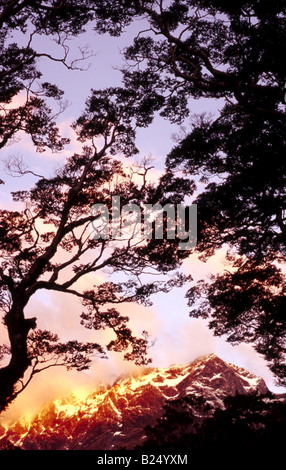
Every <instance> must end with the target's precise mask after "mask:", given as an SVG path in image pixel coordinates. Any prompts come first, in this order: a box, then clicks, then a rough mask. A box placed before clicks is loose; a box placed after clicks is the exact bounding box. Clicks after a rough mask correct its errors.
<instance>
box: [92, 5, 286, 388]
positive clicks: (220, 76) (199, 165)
mask: <svg viewBox="0 0 286 470" xmlns="http://www.w3.org/2000/svg"><path fill="white" fill-rule="evenodd" d="M97 14H98V15H99V17H100V19H99V20H98V29H99V31H102V32H106V31H109V32H110V33H111V34H112V33H113V34H119V33H120V31H121V28H123V27H125V26H126V24H129V22H130V21H132V19H133V17H134V16H136V15H137V16H139V17H142V18H143V17H144V20H145V22H146V23H147V25H146V27H144V30H143V28H142V31H141V32H140V33H139V34H138V35H137V37H136V38H135V39H134V42H133V45H130V46H129V47H127V48H126V51H125V58H126V61H127V63H126V65H125V67H124V70H123V73H124V77H125V83H126V86H130V84H131V83H137V85H138V86H139V87H142V89H143V88H144V87H145V89H146V93H148V92H149V93H150V94H152V93H154V92H155V93H158V94H159V95H160V96H161V102H162V104H161V110H160V114H161V116H163V117H166V118H168V119H170V120H171V121H173V122H182V121H183V120H184V119H185V118H186V116H187V115H188V114H189V112H190V109H191V103H190V101H189V100H190V98H194V99H200V98H208V99H220V100H224V106H222V107H221V110H220V111H219V116H218V118H217V117H211V118H208V117H207V116H206V115H204V116H200V117H198V118H197V119H196V120H195V121H194V123H193V125H192V128H191V132H190V134H189V135H185V137H183V138H181V139H180V142H179V143H178V145H177V147H176V148H174V149H173V151H172V152H171V153H170V154H169V155H168V157H167V169H168V171H170V172H173V173H174V174H175V173H176V171H182V172H183V174H184V175H185V176H186V177H190V176H191V177H192V178H195V179H196V180H197V181H200V183H203V184H204V189H203V191H202V193H201V194H200V195H199V197H198V198H197V199H196V201H195V202H196V203H197V205H198V217H199V220H198V224H199V239H198V240H199V243H198V245H197V248H196V250H197V252H198V253H200V255H201V259H203V260H206V259H207V258H208V257H209V256H211V255H213V254H214V253H215V252H216V250H217V249H220V248H225V249H227V250H228V252H227V257H228V262H229V270H228V271H225V272H224V273H223V274H221V275H218V276H216V277H213V278H211V279H210V280H209V282H207V281H206V280H204V281H201V282H199V283H198V284H197V285H196V286H194V287H191V288H190V290H189V292H188V296H187V297H188V302H189V304H190V305H191V306H192V307H193V309H192V311H191V315H192V316H195V317H198V316H202V317H203V318H209V319H210V323H209V325H210V327H211V328H213V330H214V333H215V335H226V337H227V339H228V341H230V342H232V343H234V344H236V343H240V342H241V341H244V342H250V343H251V344H253V345H254V346H255V348H256V350H257V351H258V352H259V353H261V354H262V355H263V356H264V357H265V358H266V360H267V361H268V363H269V366H270V368H271V370H272V371H273V372H274V374H275V375H276V377H277V379H278V382H279V383H280V384H285V367H286V366H285V318H284V313H283V312H284V310H285V241H286V239H285V234H286V219H285V206H286V204H285V203H286V201H285V159H284V154H285V138H284V136H285V119H286V114H285V76H286V70H285V62H283V61H282V60H281V57H282V55H285V50H284V48H285V41H284V38H285V3H284V2H282V1H280V0H277V1H271V2H267V1H260V0H255V1H253V2H249V1H248V0H237V1H235V2H226V1H224V0H209V1H206V0H193V1H192V0H188V1H187V0H186V1H180V2H179V1H172V2H164V1H160V2H155V1H143V0H142V1H140V0H138V1H126V2H121V3H120V5H119V4H118V5H116V8H114V6H113V7H112V9H111V8H108V6H107V2H105V1H102V2H99V3H98V8H97ZM115 21H117V28H116V29H114V24H115ZM281 54H282V55H281ZM146 84H147V86H146Z"/></svg>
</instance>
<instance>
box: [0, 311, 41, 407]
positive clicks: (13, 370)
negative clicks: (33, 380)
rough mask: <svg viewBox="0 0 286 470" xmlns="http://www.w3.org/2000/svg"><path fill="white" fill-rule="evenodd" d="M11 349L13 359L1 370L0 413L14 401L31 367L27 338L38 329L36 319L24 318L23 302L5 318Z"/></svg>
mask: <svg viewBox="0 0 286 470" xmlns="http://www.w3.org/2000/svg"><path fill="white" fill-rule="evenodd" d="M5 324H6V326H7V328H8V334H9V339H10V347H11V358H10V362H9V364H8V365H7V366H5V367H3V368H2V369H0V412H1V411H3V410H4V409H5V408H6V407H7V405H8V404H9V403H10V402H11V401H12V400H13V394H14V391H15V385H16V384H17V382H18V381H19V380H20V379H22V378H23V377H24V374H25V372H26V370H27V369H28V367H29V365H30V358H29V356H28V351H27V336H28V333H29V331H30V330H31V329H32V328H35V327H36V318H27V319H25V317H24V306H23V302H14V304H13V306H12V308H11V310H10V311H9V312H8V314H7V315H6V317H5Z"/></svg>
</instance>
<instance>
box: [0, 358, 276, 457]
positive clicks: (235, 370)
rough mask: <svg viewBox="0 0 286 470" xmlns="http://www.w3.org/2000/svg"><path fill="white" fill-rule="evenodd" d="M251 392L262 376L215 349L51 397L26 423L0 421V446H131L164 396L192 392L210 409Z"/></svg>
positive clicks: (260, 387) (259, 388) (261, 390)
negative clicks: (86, 391) (84, 392)
mask: <svg viewBox="0 0 286 470" xmlns="http://www.w3.org/2000/svg"><path fill="white" fill-rule="evenodd" d="M255 392H256V393H257V394H258V395H261V396H263V395H265V394H267V393H268V392H269V390H268V388H267V386H266V384H265V382H264V380H263V379H261V378H259V377H256V376H254V375H253V374H251V373H250V372H248V371H246V370H244V369H242V368H240V367H237V366H235V365H233V364H230V363H228V362H225V361H223V360H222V359H220V358H219V357H217V356H216V355H215V354H211V355H208V356H205V357H201V358H198V359H197V360H195V361H193V362H191V363H190V364H187V365H183V366H182V365H173V366H171V367H169V368H166V369H163V368H146V369H145V370H144V372H143V373H142V374H141V375H138V376H132V377H123V378H120V379H118V380H117V381H116V382H115V383H114V384H113V386H112V387H110V388H104V387H101V388H98V389H97V390H95V392H93V393H91V394H90V395H89V396H88V397H87V398H85V399H84V400H80V399H79V398H77V397H76V396H74V395H71V396H68V397H65V398H63V399H58V400H56V401H53V402H52V403H49V404H48V405H47V406H46V407H45V408H44V409H43V410H42V411H41V412H40V413H39V414H37V415H36V416H35V417H34V418H33V419H32V420H31V422H29V423H27V422H25V421H24V420H21V421H18V422H16V423H15V424H13V425H12V426H10V427H9V429H5V428H4V427H3V426H2V427H1V425H0V449H1V443H2V448H7V446H8V448H13V446H15V448H20V449H22V450H116V449H120V448H126V449H132V448H134V447H135V446H137V445H140V444H141V443H142V442H144V439H145V432H144V428H145V427H146V426H153V425H154V424H155V423H156V421H157V419H158V418H159V417H160V416H162V413H163V408H162V407H163V405H164V404H165V403H166V401H169V400H175V399H176V400H177V399H180V398H182V397H186V396H189V395H193V396H197V397H202V398H203V399H204V401H205V403H208V404H209V405H210V407H211V410H215V409H217V408H223V406H224V399H225V398H226V397H229V396H235V395H237V394H239V395H251V394H253V393H255ZM5 446H6V447H5ZM9 446H10V447H9Z"/></svg>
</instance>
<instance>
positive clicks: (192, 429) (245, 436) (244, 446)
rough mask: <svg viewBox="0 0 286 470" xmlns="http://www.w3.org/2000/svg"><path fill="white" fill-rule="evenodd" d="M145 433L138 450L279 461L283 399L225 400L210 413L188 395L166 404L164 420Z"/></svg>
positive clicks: (243, 397)
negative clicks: (262, 457) (265, 458)
mask: <svg viewBox="0 0 286 470" xmlns="http://www.w3.org/2000/svg"><path fill="white" fill-rule="evenodd" d="M210 411H211V413H210ZM145 432H146V439H145V441H144V443H143V445H142V446H140V447H138V448H139V449H140V450H142V449H144V450H149V451H150V450H152V452H158V453H159V452H163V451H164V450H165V451H167V450H168V451H171V452H180V453H182V454H183V453H188V454H190V455H192V456H193V457H200V459H204V458H209V457H210V456H211V457H212V458H213V457H220V458H221V457H222V456H232V455H238V456H240V457H243V458H248V459H249V458H250V457H252V456H255V459H257V458H258V456H260V455H261V453H262V454H263V455H267V456H271V457H272V458H274V457H278V456H282V453H283V447H284V443H285V399H283V397H281V399H277V398H275V397H273V396H272V395H271V394H269V395H267V396H256V395H249V396H248V395H239V394H238V395H235V396H228V397H226V398H225V400H224V406H223V408H217V409H215V410H210V409H209V407H208V406H207V404H206V403H203V401H201V400H199V399H198V397H193V396H191V395H190V396H186V397H183V398H180V399H177V400H171V401H168V402H167V403H166V405H165V407H164V413H163V416H162V417H161V418H160V419H159V420H158V422H157V423H156V425H155V426H153V427H148V428H146V429H145Z"/></svg>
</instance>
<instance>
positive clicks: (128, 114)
mask: <svg viewBox="0 0 286 470" xmlns="http://www.w3.org/2000/svg"><path fill="white" fill-rule="evenodd" d="M142 100H143V101H144V100H145V97H144V96H142V95H140V94H138V92H137V90H134V91H133V92H132V91H128V92H127V91H126V90H125V89H122V88H114V89H108V90H103V91H95V90H94V91H93V93H92V96H91V97H90V99H89V100H88V101H87V106H86V111H85V112H84V114H83V115H82V116H81V117H80V118H78V120H77V121H76V122H75V123H74V129H75V131H76V133H77V135H78V139H79V140H80V141H81V142H82V145H83V150H82V153H81V154H74V155H73V156H72V157H71V158H69V159H68V160H67V162H66V164H65V165H64V166H63V168H62V169H61V170H59V171H58V172H57V174H55V176H54V177H52V178H50V179H47V178H40V179H39V180H38V182H37V183H36V184H35V186H34V187H33V188H31V190H29V191H18V192H15V193H14V200H15V201H20V202H21V203H22V204H23V210H22V211H19V210H18V211H13V210H11V211H7V210H2V211H1V219H0V220H1V235H2V236H1V257H2V261H1V267H0V277H1V283H0V288H1V307H2V310H4V313H5V317H4V323H5V326H6V327H7V330H8V334H9V340H10V348H7V347H5V350H4V351H3V352H7V351H9V352H10V360H9V363H8V365H6V366H4V367H2V369H0V390H1V395H0V406H1V409H2V410H3V409H4V408H5V407H6V405H7V404H8V403H10V402H11V401H12V400H13V399H14V398H15V396H17V394H18V393H19V386H20V390H22V389H24V388H25V387H26V386H27V383H29V382H30V380H31V378H32V376H33V375H34V374H35V373H37V372H39V371H40V370H43V369H45V368H47V367H50V366H51V365H59V364H63V365H66V366H67V367H68V368H71V367H75V368H77V370H82V369H84V368H86V367H87V366H88V365H89V363H90V356H91V355H92V354H95V355H99V356H100V357H104V356H105V355H106V351H108V350H112V351H119V352H121V351H124V352H125V358H126V359H127V360H133V361H135V362H136V363H138V364H144V363H148V361H149V359H148V358H146V355H147V350H148V347H149V345H150V344H149V339H148V335H147V333H146V332H145V331H144V332H143V336H142V337H141V338H137V337H135V336H134V334H133V333H132V331H131V330H130V329H129V328H128V326H127V322H128V317H126V316H123V315H122V314H121V313H120V312H119V311H118V310H117V308H116V305H118V304H123V303H124V302H139V303H143V304H145V303H147V304H148V302H149V297H150V296H151V295H152V294H154V293H156V292H158V291H165V292H168V291H169V289H170V288H172V287H173V286H176V285H177V286H180V285H182V283H183V282H184V281H185V279H184V276H182V275H178V276H177V277H176V276H175V277H172V278H171V279H169V280H167V281H164V282H163V281H154V279H152V280H151V282H146V281H145V282H144V279H143V280H142V279H141V278H142V275H144V273H145V272H146V271H147V270H151V271H153V272H157V273H161V274H166V273H167V272H168V271H169V270H170V269H175V268H176V267H177V266H179V264H180V261H181V260H182V259H184V257H185V256H187V255H188V252H187V250H186V251H185V252H182V253H180V250H179V249H178V239H172V240H168V238H167V237H164V239H163V240H162V239H159V240H157V239H155V238H154V239H152V238H151V239H150V240H144V237H143V239H142V237H141V238H140V233H139V234H138V233H137V232H138V227H136V226H135V229H136V230H135V229H133V228H132V230H131V232H130V228H129V233H127V234H126V233H124V234H123V237H121V238H120V237H119V240H116V239H115V240H114V239H113V237H106V236H104V232H103V231H102V229H101V227H100V225H99V226H97V225H96V223H97V222H98V221H99V222H100V224H103V225H104V222H105V221H104V220H103V218H100V217H99V215H101V214H100V213H98V211H94V212H93V211H92V210H91V207H92V206H93V205H94V204H97V205H98V204H100V205H104V206H105V207H106V208H107V209H108V211H109V212H110V213H112V210H113V208H112V204H113V199H112V198H113V196H116V197H120V198H121V201H120V202H121V208H122V206H123V207H125V208H126V210H125V212H124V215H122V214H121V223H122V224H123V222H124V220H123V218H124V217H125V218H127V217H128V207H129V206H128V204H130V203H132V204H133V205H134V204H137V205H138V207H139V206H140V204H142V202H143V203H146V204H156V203H162V204H164V205H165V204H166V203H172V202H173V201H174V202H175V201H178V191H181V200H182V201H183V199H184V195H185V194H186V193H187V192H192V187H191V186H190V185H189V183H188V182H184V181H183V180H180V179H178V180H177V181H176V182H175V181H174V180H173V179H171V180H170V179H169V178H168V175H164V176H163V177H162V179H161V181H160V182H159V184H158V185H157V186H156V185H154V184H151V183H149V182H148V178H147V176H146V175H147V169H146V168H145V170H144V171H142V175H143V177H142V183H141V184H139V183H138V184H136V183H135V182H134V181H133V179H134V174H133V173H132V172H131V174H130V175H129V176H128V174H126V172H125V171H124V168H123V165H122V163H120V162H119V161H117V160H116V159H115V158H114V156H113V155H114V154H117V153H119V152H120V153H122V154H123V155H126V156H129V155H131V154H133V153H134V152H135V153H136V147H135V145H134V137H135V132H134V129H135V128H136V127H137V126H142V125H144V112H143V113H141V107H140V104H141V102H142ZM143 109H144V106H143ZM179 188H180V189H179ZM131 209H132V207H131V208H130V207H129V211H130V210H131ZM126 211H127V212H126ZM127 222H128V221H127ZM45 225H46V226H47V227H45ZM95 225H96V227H95ZM138 225H139V228H140V227H141V220H140V221H139V223H138ZM130 226H131V227H132V224H130V222H129V223H127V228H128V227H130ZM124 227H126V224H125V225H124ZM99 228H100V230H99ZM92 229H93V231H94V233H93V235H94V236H91V235H92V233H90V232H91V230H92ZM103 268H109V270H111V271H112V272H115V273H122V275H124V274H126V275H127V280H123V279H122V281H119V282H118V281H117V282H112V281H110V282H106V283H103V284H100V285H95V286H94V287H93V288H91V289H89V290H86V291H81V290H80V289H79V287H78V285H77V281H78V280H79V279H81V278H83V277H84V276H86V275H89V274H91V273H95V272H97V271H98V270H101V269H103ZM41 289H46V290H48V291H57V292H63V293H66V294H67V295H73V296H76V297H77V298H79V299H81V300H82V303H83V306H84V312H83V313H82V314H81V320H82V324H83V325H84V326H86V327H87V328H93V329H95V330H101V329H106V328H109V329H110V330H111V331H112V332H113V333H114V335H113V339H112V340H111V341H110V342H109V343H108V344H107V349H105V348H104V346H102V345H99V344H98V343H86V344H83V343H80V342H78V341H70V342H68V343H65V344H63V343H60V342H59V341H58V338H57V337H56V336H55V335H54V334H53V333H51V332H49V331H41V330H40V331H35V332H31V330H34V329H35V328H36V318H26V317H25V309H26V307H27V305H28V303H29V301H30V299H31V298H32V296H33V295H34V294H35V293H36V292H38V291H39V290H41ZM26 372H27V373H28V374H29V376H28V379H26V378H25V377H27V374H26V376H25V377H24V375H25V373H26ZM23 377H24V380H23ZM25 380H26V381H25Z"/></svg>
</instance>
